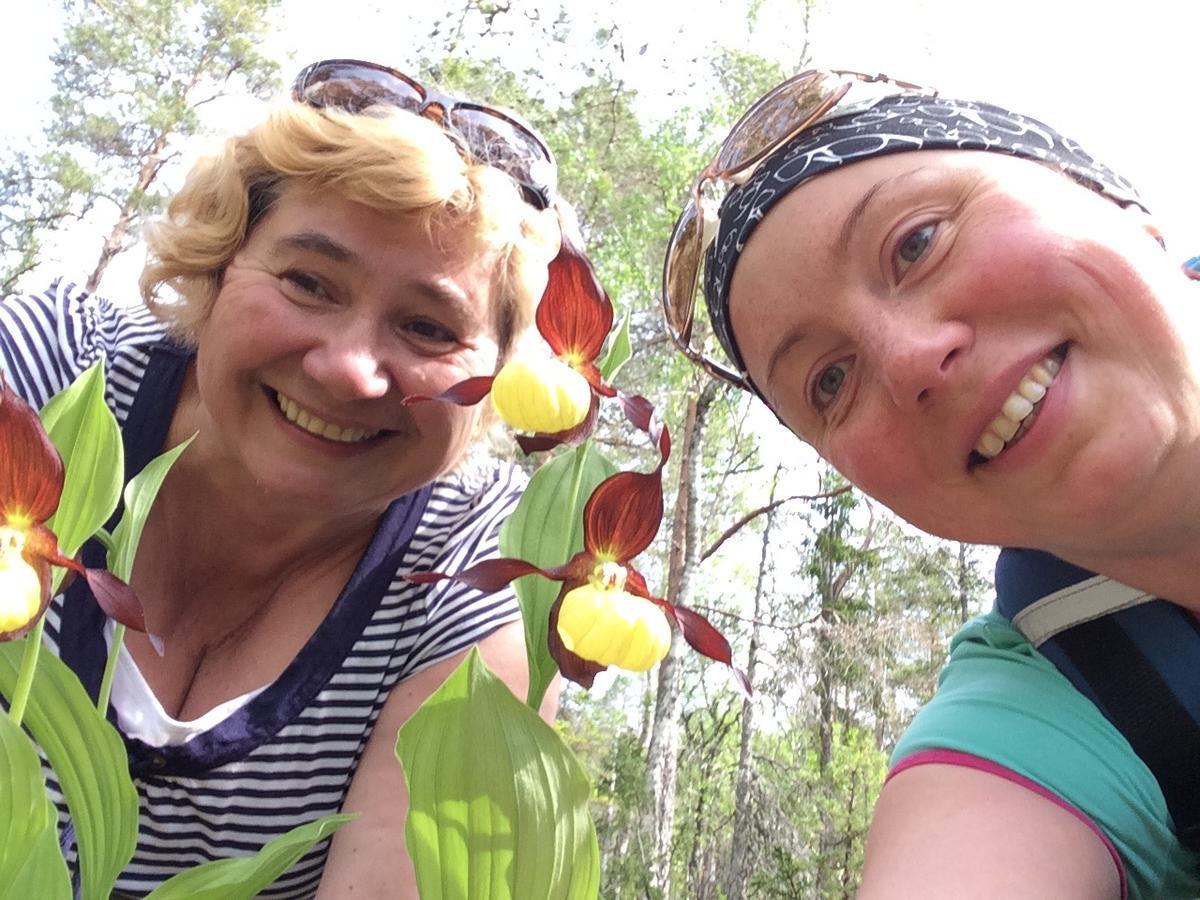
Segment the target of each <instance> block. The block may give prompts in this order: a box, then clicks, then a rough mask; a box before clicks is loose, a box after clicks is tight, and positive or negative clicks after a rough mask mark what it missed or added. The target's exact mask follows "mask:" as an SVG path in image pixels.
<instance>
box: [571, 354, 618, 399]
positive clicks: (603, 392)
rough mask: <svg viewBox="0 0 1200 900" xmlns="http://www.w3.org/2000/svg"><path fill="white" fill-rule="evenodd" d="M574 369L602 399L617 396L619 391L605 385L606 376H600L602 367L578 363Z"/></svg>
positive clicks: (592, 363)
mask: <svg viewBox="0 0 1200 900" xmlns="http://www.w3.org/2000/svg"><path fill="white" fill-rule="evenodd" d="M574 368H575V371H576V372H578V373H579V374H580V375H582V376H583V377H584V379H585V380H586V381H587V383H588V384H590V385H591V386H592V390H593V391H595V392H596V393H597V394H599V395H600V396H601V397H615V396H617V389H616V388H615V387H611V386H610V385H607V384H605V383H604V376H603V375H601V374H600V367H599V366H598V365H596V364H595V363H594V362H585V363H577V364H576V365H575V367H574Z"/></svg>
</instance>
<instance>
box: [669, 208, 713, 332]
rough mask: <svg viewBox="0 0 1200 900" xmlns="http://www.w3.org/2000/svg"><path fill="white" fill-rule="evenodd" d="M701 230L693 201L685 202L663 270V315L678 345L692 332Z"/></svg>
mask: <svg viewBox="0 0 1200 900" xmlns="http://www.w3.org/2000/svg"><path fill="white" fill-rule="evenodd" d="M701 229H702V223H701V221H700V216H699V211H698V210H697V208H696V204H695V202H693V201H689V202H688V205H687V207H685V208H684V210H683V213H682V214H681V215H680V217H679V222H678V223H677V224H676V226H675V232H674V234H672V235H671V243H670V245H669V247H668V250H667V265H666V271H665V272H664V273H663V289H664V294H663V313H664V314H665V316H666V320H667V327H668V329H670V332H671V337H672V338H673V339H674V340H675V342H676V343H677V344H679V345H680V346H686V345H687V344H688V341H689V339H690V338H691V333H692V312H693V310H694V309H695V306H696V286H697V285H696V282H697V278H698V276H699V273H700V257H701V255H702V254H703V253H704V247H703V246H702V238H701Z"/></svg>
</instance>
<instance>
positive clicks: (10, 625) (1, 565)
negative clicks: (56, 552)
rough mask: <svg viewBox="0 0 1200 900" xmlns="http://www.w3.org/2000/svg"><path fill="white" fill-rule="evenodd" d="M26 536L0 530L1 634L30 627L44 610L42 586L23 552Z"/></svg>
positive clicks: (4, 529) (5, 528)
mask: <svg viewBox="0 0 1200 900" xmlns="http://www.w3.org/2000/svg"><path fill="white" fill-rule="evenodd" d="M24 546H25V536H24V535H23V534H22V533H21V532H20V531H17V530H16V529H13V528H8V527H0V634H8V633H9V632H13V631H18V630H20V629H22V628H24V627H25V626H26V625H28V624H29V623H30V622H31V621H32V620H33V618H34V617H35V616H36V615H37V614H38V612H39V611H40V610H41V608H42V582H41V579H40V578H39V577H38V573H37V570H36V569H35V568H34V567H33V566H31V565H30V564H29V563H28V562H26V561H25V559H24V557H22V555H21V551H22V549H23V548H24Z"/></svg>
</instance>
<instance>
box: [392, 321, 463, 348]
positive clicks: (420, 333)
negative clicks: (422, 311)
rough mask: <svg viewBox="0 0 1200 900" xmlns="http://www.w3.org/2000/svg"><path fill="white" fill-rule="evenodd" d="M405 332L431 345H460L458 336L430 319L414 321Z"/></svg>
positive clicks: (406, 327) (407, 326)
mask: <svg viewBox="0 0 1200 900" xmlns="http://www.w3.org/2000/svg"><path fill="white" fill-rule="evenodd" d="M405 330H406V331H408V332H409V334H413V335H416V337H418V338H419V339H420V340H422V341H424V342H426V343H429V344H457V343H458V335H456V334H455V333H454V332H453V331H451V330H450V329H449V328H447V327H446V326H444V325H439V324H438V323H437V322H431V321H430V320H428V319H414V320H413V321H411V322H409V323H408V324H407V325H406V326H405Z"/></svg>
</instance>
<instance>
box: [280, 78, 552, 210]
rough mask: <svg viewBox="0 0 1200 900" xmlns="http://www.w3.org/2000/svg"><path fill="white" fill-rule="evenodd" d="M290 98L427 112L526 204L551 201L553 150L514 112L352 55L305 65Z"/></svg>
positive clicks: (353, 109)
mask: <svg viewBox="0 0 1200 900" xmlns="http://www.w3.org/2000/svg"><path fill="white" fill-rule="evenodd" d="M292 99H293V100H296V101H299V102H302V103H307V104H309V105H310V106H314V107H317V108H318V109H323V108H326V107H332V108H337V109H343V110H346V111H348V112H352V113H358V112H362V111H363V110H365V109H366V108H367V107H369V106H394V107H397V108H399V109H403V110H407V111H408V112H411V113H415V114H417V115H421V116H426V117H428V118H433V119H435V121H438V122H440V124H441V126H442V128H444V129H445V130H446V132H447V133H448V134H449V135H450V136H451V137H453V138H455V139H456V140H457V141H458V143H459V144H460V146H461V148H462V149H464V150H466V151H467V152H468V153H469V154H470V156H471V157H472V159H474V160H475V161H476V162H479V163H483V164H486V165H489V166H493V167H494V168H497V169H500V170H501V171H502V172H505V173H507V174H508V175H509V176H511V177H512V179H513V181H515V182H517V184H518V185H520V187H521V189H522V192H523V194H524V195H525V199H526V200H527V201H529V203H530V204H531V205H532V206H534V207H536V208H537V209H546V208H548V207H549V206H550V204H551V203H553V202H554V196H555V191H556V189H557V184H558V167H557V165H556V164H555V162H554V155H553V154H552V153H551V152H550V148H549V147H547V146H546V142H545V141H544V140H542V138H541V136H540V135H539V134H538V133H537V132H536V131H535V130H534V129H533V128H532V127H531V126H530V125H527V124H526V123H525V122H523V121H521V119H520V118H519V117H518V116H517V115H516V114H515V113H511V112H508V111H507V110H503V109H499V108H497V107H495V106H488V105H487V104H484V103H474V102H472V101H468V100H459V99H458V98H456V97H450V96H447V95H445V94H440V93H438V92H437V91H434V90H431V89H429V88H427V87H425V85H423V84H421V82H419V81H417V80H416V79H415V78H410V77H409V76H408V75H405V74H404V73H403V72H398V71H396V70H395V69H389V68H388V67H387V66H381V65H378V64H376V63H372V62H365V61H363V60H357V59H326V60H322V61H321V62H316V63H313V64H312V65H310V66H307V67H305V69H304V70H303V71H302V72H301V73H300V74H299V75H298V76H296V81H295V84H293V85H292ZM431 114H434V115H431Z"/></svg>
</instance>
